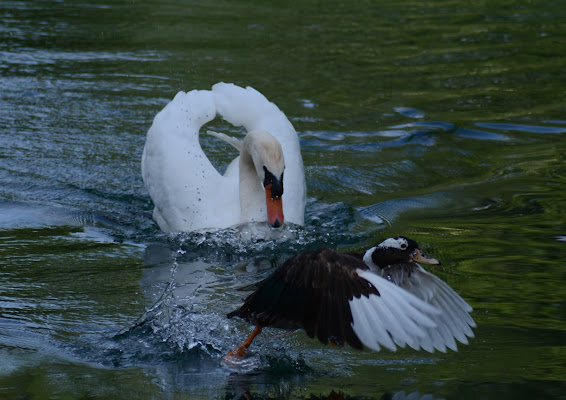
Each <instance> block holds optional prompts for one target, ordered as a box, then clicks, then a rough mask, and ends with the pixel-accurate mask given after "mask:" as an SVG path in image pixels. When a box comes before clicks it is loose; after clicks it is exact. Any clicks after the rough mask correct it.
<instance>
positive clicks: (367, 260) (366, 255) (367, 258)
mask: <svg viewBox="0 0 566 400" xmlns="http://www.w3.org/2000/svg"><path fill="white" fill-rule="evenodd" d="M375 249H377V247H372V248H371V249H368V250H366V252H365V253H364V263H365V264H366V265H367V266H368V267H370V269H376V268H377V265H375V263H374V262H373V260H372V258H371V256H372V255H373V252H374V251H375Z"/></svg>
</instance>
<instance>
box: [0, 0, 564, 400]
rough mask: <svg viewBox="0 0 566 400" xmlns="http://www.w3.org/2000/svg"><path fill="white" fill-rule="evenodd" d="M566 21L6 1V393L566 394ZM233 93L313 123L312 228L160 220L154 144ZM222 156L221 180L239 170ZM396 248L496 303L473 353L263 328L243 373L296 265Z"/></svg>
mask: <svg viewBox="0 0 566 400" xmlns="http://www.w3.org/2000/svg"><path fill="white" fill-rule="evenodd" d="M562 17H563V15H561V11H560V10H559V8H557V7H556V4H554V3H552V2H537V3H529V4H515V3H512V2H511V3H508V2H507V3H503V2H499V3H493V2H492V3H489V6H488V5H487V3H486V4H485V5H482V4H471V3H470V4H468V3H466V4H464V3H458V2H455V3H450V4H448V3H439V2H428V3H412V2H403V3H400V4H398V3H391V4H389V3H384V4H371V5H368V4H363V5H361V4H357V3H356V2H353V3H352V2H349V3H344V2H334V1H330V2H326V3H325V4H324V5H321V4H319V3H316V2H309V1H305V2H301V3H300V4H293V5H292V6H290V5H285V6H284V5H273V4H259V3H253V4H251V3H250V4H247V3H242V4H230V5H227V4H224V3H210V2H198V1H197V2H191V3H190V4H187V3H186V2H170V3H167V4H164V3H163V2H152V1H150V2H146V3H145V4H143V5H142V4H138V3H136V4H130V3H124V2H119V1H115V0H107V1H104V2H102V3H96V4H95V3H92V2H88V1H87V2H58V1H47V2H45V1H35V0H29V1H25V2H20V1H4V2H2V3H1V4H0V32H1V33H2V35H3V40H2V41H0V77H1V81H2V90H1V91H0V121H1V122H2V123H1V124H0V125H1V126H2V128H0V130H1V132H2V134H0V230H1V233H2V234H1V235H0V360H2V362H0V388H2V390H1V391H0V393H1V394H0V397H2V396H4V397H6V398H10V399H11V398H22V397H26V396H27V397H33V396H37V397H68V398H77V397H95V398H109V397H115V398H132V397H135V398H149V397H152V398H153V397H180V398H203V399H208V398H234V399H242V398H254V399H257V398H260V399H261V398H271V399H273V398H311V399H319V398H328V399H335V398H344V399H348V398H391V399H400V398H407V399H417V398H418V399H429V398H435V399H436V398H463V399H466V398H485V399H489V398H497V399H502V398H513V399H515V398H548V399H555V398H564V397H566V388H565V387H564V384H563V380H564V375H565V374H566V370H565V368H564V359H565V356H566V355H565V348H566V343H565V338H566V335H565V334H564V332H565V330H566V324H565V321H566V290H565V289H564V288H565V287H566V286H565V284H564V283H565V281H566V273H565V270H564V267H563V265H564V257H563V254H564V250H565V246H566V241H565V240H564V237H566V231H565V229H566V228H565V227H566V225H565V220H564V212H563V210H564V209H566V200H565V199H566V195H565V194H566V193H565V188H566V178H565V177H566V168H565V165H566V164H565V156H564V155H565V154H566V139H565V138H566V136H565V133H566V121H565V119H564V113H565V112H566V109H565V108H564V104H566V99H565V98H564V97H565V96H566V95H565V93H566V91H564V90H563V88H562V87H561V85H560V83H561V82H563V81H564V71H563V68H562V67H563V65H564V64H565V60H564V57H565V56H564V54H566V49H565V48H564V42H563V41H562V40H561V39H560V38H563V37H564V35H566V32H565V29H566V28H565V26H564V24H563V23H562V20H563V18H562ZM218 81H228V82H234V83H236V84H240V85H251V86H254V87H255V88H257V89H258V90H260V91H261V92H262V93H264V94H265V95H266V96H267V97H268V98H269V99H270V100H272V101H274V102H275V103H276V104H277V105H278V106H279V107H280V108H281V109H282V110H283V111H284V112H285V113H286V115H288V116H289V118H290V120H291V121H293V124H294V126H295V128H296V130H297V131H298V133H299V136H300V139H301V146H302V153H303V159H304V162H305V172H306V176H307V182H308V203H307V211H306V224H305V226H304V227H296V226H287V227H286V229H285V230H283V231H281V232H279V234H278V235H276V237H274V236H273V233H274V232H273V231H270V230H267V231H266V230H263V229H262V227H246V228H240V229H231V230H226V231H224V232H221V233H217V234H201V233H189V234H180V235H165V234H163V233H161V232H160V231H159V230H158V229H157V227H156V226H155V224H154V223H153V221H152V220H151V209H152V204H151V202H150V199H149V196H148V195H147V192H146V191H145V189H144V187H143V182H142V180H141V174H140V158H141V151H142V148H143V144H144V140H145V134H146V132H147V129H148V128H149V126H150V124H151V121H152V119H153V117H154V116H155V114H156V113H157V112H158V111H159V110H160V109H161V108H162V107H163V106H164V105H165V104H166V103H167V102H168V101H169V100H170V99H172V98H173V96H174V94H175V93H176V92H177V91H179V90H190V89H193V88H199V89H209V88H210V87H211V86H212V84H214V83H216V82H218ZM205 128H206V129H213V130H220V131H222V130H224V131H225V130H234V129H235V128H234V127H231V126H228V125H227V124H226V123H225V122H224V121H221V120H219V119H216V120H214V121H212V122H211V123H210V124H209V125H207V127H205ZM235 133H241V132H240V131H237V132H235ZM202 144H203V147H204V148H205V150H206V151H207V152H208V153H212V154H214V156H215V158H218V159H219V160H220V161H219V168H223V167H224V166H225V164H226V163H227V162H229V161H230V160H231V159H232V158H233V155H234V154H233V152H231V150H227V148H226V147H225V146H222V145H221V144H219V143H217V142H215V141H212V140H208V139H206V138H203V141H202ZM398 234H404V235H407V236H410V237H414V238H415V239H416V240H418V241H419V243H421V245H422V246H423V247H424V249H425V251H426V252H428V253H430V254H431V255H434V256H435V257H437V258H439V259H441V260H442V262H443V264H442V266H440V267H436V268H435V270H434V271H433V272H434V273H435V274H437V275H439V276H440V277H441V278H442V279H443V280H445V281H446V282H447V283H448V284H449V285H450V286H452V287H453V288H454V289H455V290H457V291H458V293H459V294H460V295H461V296H462V297H463V298H464V299H466V301H468V302H469V303H470V304H471V305H472V306H473V307H474V313H473V317H474V319H475V320H476V321H477V323H478V329H477V331H476V338H475V339H473V340H472V341H471V343H470V345H468V346H461V347H460V348H459V351H458V352H457V353H447V354H439V353H434V354H428V353H426V354H422V353H418V352H414V351H409V350H401V351H399V352H397V353H391V352H380V353H371V352H357V351H354V350H353V349H350V348H343V349H337V348H330V347H324V346H322V345H320V344H318V342H314V341H312V340H310V339H308V337H306V335H305V334H304V333H303V332H298V333H294V334H282V333H281V332H279V331H276V330H266V331H265V332H264V333H262V335H261V336H262V337H259V338H258V340H257V343H255V342H254V348H253V356H254V360H256V361H257V364H256V368H255V369H254V371H253V372H251V373H248V374H241V373H239V374H238V373H234V372H233V371H229V370H227V369H226V368H224V367H222V366H221V364H220V358H221V357H222V356H223V355H224V354H225V353H226V352H227V351H228V350H230V349H231V348H233V347H234V346H235V345H236V344H237V342H239V339H240V338H241V337H243V336H246V335H247V334H248V333H249V332H250V329H251V327H250V326H248V325H247V324H245V323H243V322H242V321H233V320H227V319H226V318H225V314H226V312H228V311H230V310H232V309H233V308H234V307H235V306H236V305H239V304H240V303H241V301H242V299H243V298H244V297H245V296H246V295H247V293H249V292H250V291H251V290H253V288H254V285H255V283H256V282H258V281H259V280H261V279H262V278H264V277H265V276H267V275H268V274H269V273H270V272H271V271H272V270H273V268H274V267H275V266H276V265H278V264H279V263H280V262H282V261H283V260H285V259H286V258H288V257H289V256H291V255H293V254H295V253H297V252H300V251H305V250H309V249H312V248H315V247H319V246H328V247H332V248H340V249H343V250H360V249H362V248H365V247H367V246H368V245H374V244H375V243H376V242H377V241H378V240H379V239H380V238H383V237H386V236H391V235H398Z"/></svg>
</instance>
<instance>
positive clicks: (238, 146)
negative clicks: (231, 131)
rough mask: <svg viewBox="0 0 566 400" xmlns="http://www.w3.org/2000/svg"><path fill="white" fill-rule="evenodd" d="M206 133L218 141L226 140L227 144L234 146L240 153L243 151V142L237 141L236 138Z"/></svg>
mask: <svg viewBox="0 0 566 400" xmlns="http://www.w3.org/2000/svg"><path fill="white" fill-rule="evenodd" d="M206 133H208V134H209V135H211V136H214V137H216V138H218V139H222V140H224V141H225V142H226V143H228V144H231V145H232V146H234V147H235V148H236V150H238V151H241V150H242V143H243V141H242V140H239V139H236V138H235V137H232V136H228V135H225V134H223V133H220V132H214V131H206Z"/></svg>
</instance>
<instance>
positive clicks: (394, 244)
mask: <svg viewBox="0 0 566 400" xmlns="http://www.w3.org/2000/svg"><path fill="white" fill-rule="evenodd" d="M377 247H379V248H380V249H386V248H390V249H399V250H405V249H407V247H409V242H408V241H407V239H405V238H404V237H402V236H399V237H396V238H388V239H385V240H384V241H383V242H381V243H380V244H378V245H377Z"/></svg>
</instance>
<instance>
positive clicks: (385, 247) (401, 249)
mask: <svg viewBox="0 0 566 400" xmlns="http://www.w3.org/2000/svg"><path fill="white" fill-rule="evenodd" d="M364 262H365V263H366V265H367V266H369V267H374V268H375V267H379V268H382V269H383V268H385V267H387V266H388V265H395V264H404V263H410V262H416V263H420V264H430V265H439V264H440V261H438V260H437V259H436V258H432V257H428V256H427V255H425V254H424V253H423V252H422V250H421V249H420V248H419V245H418V243H417V242H415V241H414V240H412V239H409V238H407V237H404V236H397V237H394V238H388V239H385V240H384V241H383V242H381V243H380V244H378V245H377V246H375V247H372V248H371V249H369V250H367V251H366V252H365V254H364Z"/></svg>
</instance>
